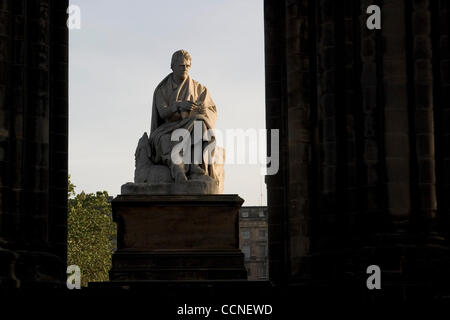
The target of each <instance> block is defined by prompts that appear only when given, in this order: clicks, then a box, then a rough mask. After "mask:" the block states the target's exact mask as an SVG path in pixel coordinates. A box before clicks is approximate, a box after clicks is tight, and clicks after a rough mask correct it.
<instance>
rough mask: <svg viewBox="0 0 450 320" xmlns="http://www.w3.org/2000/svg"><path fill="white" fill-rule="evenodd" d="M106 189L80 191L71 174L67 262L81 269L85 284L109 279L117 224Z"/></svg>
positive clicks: (82, 282)
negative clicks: (73, 182)
mask: <svg viewBox="0 0 450 320" xmlns="http://www.w3.org/2000/svg"><path fill="white" fill-rule="evenodd" d="M108 198H109V196H108V193H107V192H106V191H103V192H97V193H96V194H93V193H88V194H86V193H85V192H84V191H83V192H81V193H79V194H76V192H75V186H74V185H73V184H72V183H71V182H70V177H69V199H68V211H69V212H68V221H67V224H68V225H67V229H68V235H67V242H68V243H67V263H68V265H73V264H74V265H77V266H79V267H80V269H81V284H82V286H87V284H88V282H94V281H107V280H108V271H109V269H110V268H111V254H112V252H113V250H114V249H115V239H116V225H115V223H114V222H113V221H112V211H111V204H110V203H109V202H108Z"/></svg>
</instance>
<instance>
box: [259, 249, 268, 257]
mask: <svg viewBox="0 0 450 320" xmlns="http://www.w3.org/2000/svg"><path fill="white" fill-rule="evenodd" d="M259 255H260V257H266V256H267V250H266V246H259Z"/></svg>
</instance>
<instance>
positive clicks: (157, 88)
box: [155, 73, 171, 92]
mask: <svg viewBox="0 0 450 320" xmlns="http://www.w3.org/2000/svg"><path fill="white" fill-rule="evenodd" d="M170 75H171V73H169V74H168V75H167V76H166V77H165V78H164V79H162V80H161V82H160V83H159V84H158V85H157V86H156V88H155V92H156V91H157V90H159V89H161V88H162V87H163V86H164V85H165V84H166V83H167V81H168V80H169V77H170Z"/></svg>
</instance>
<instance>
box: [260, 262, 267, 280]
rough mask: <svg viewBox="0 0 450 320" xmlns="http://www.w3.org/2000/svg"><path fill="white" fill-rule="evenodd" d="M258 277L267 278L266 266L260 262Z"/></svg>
mask: <svg viewBox="0 0 450 320" xmlns="http://www.w3.org/2000/svg"><path fill="white" fill-rule="evenodd" d="M259 277H260V278H263V279H266V278H267V268H266V265H265V264H262V265H261V266H260V270H259Z"/></svg>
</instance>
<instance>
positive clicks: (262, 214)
mask: <svg viewBox="0 0 450 320" xmlns="http://www.w3.org/2000/svg"><path fill="white" fill-rule="evenodd" d="M264 216H265V214H264V210H262V209H261V210H260V211H259V217H260V218H264Z"/></svg>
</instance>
